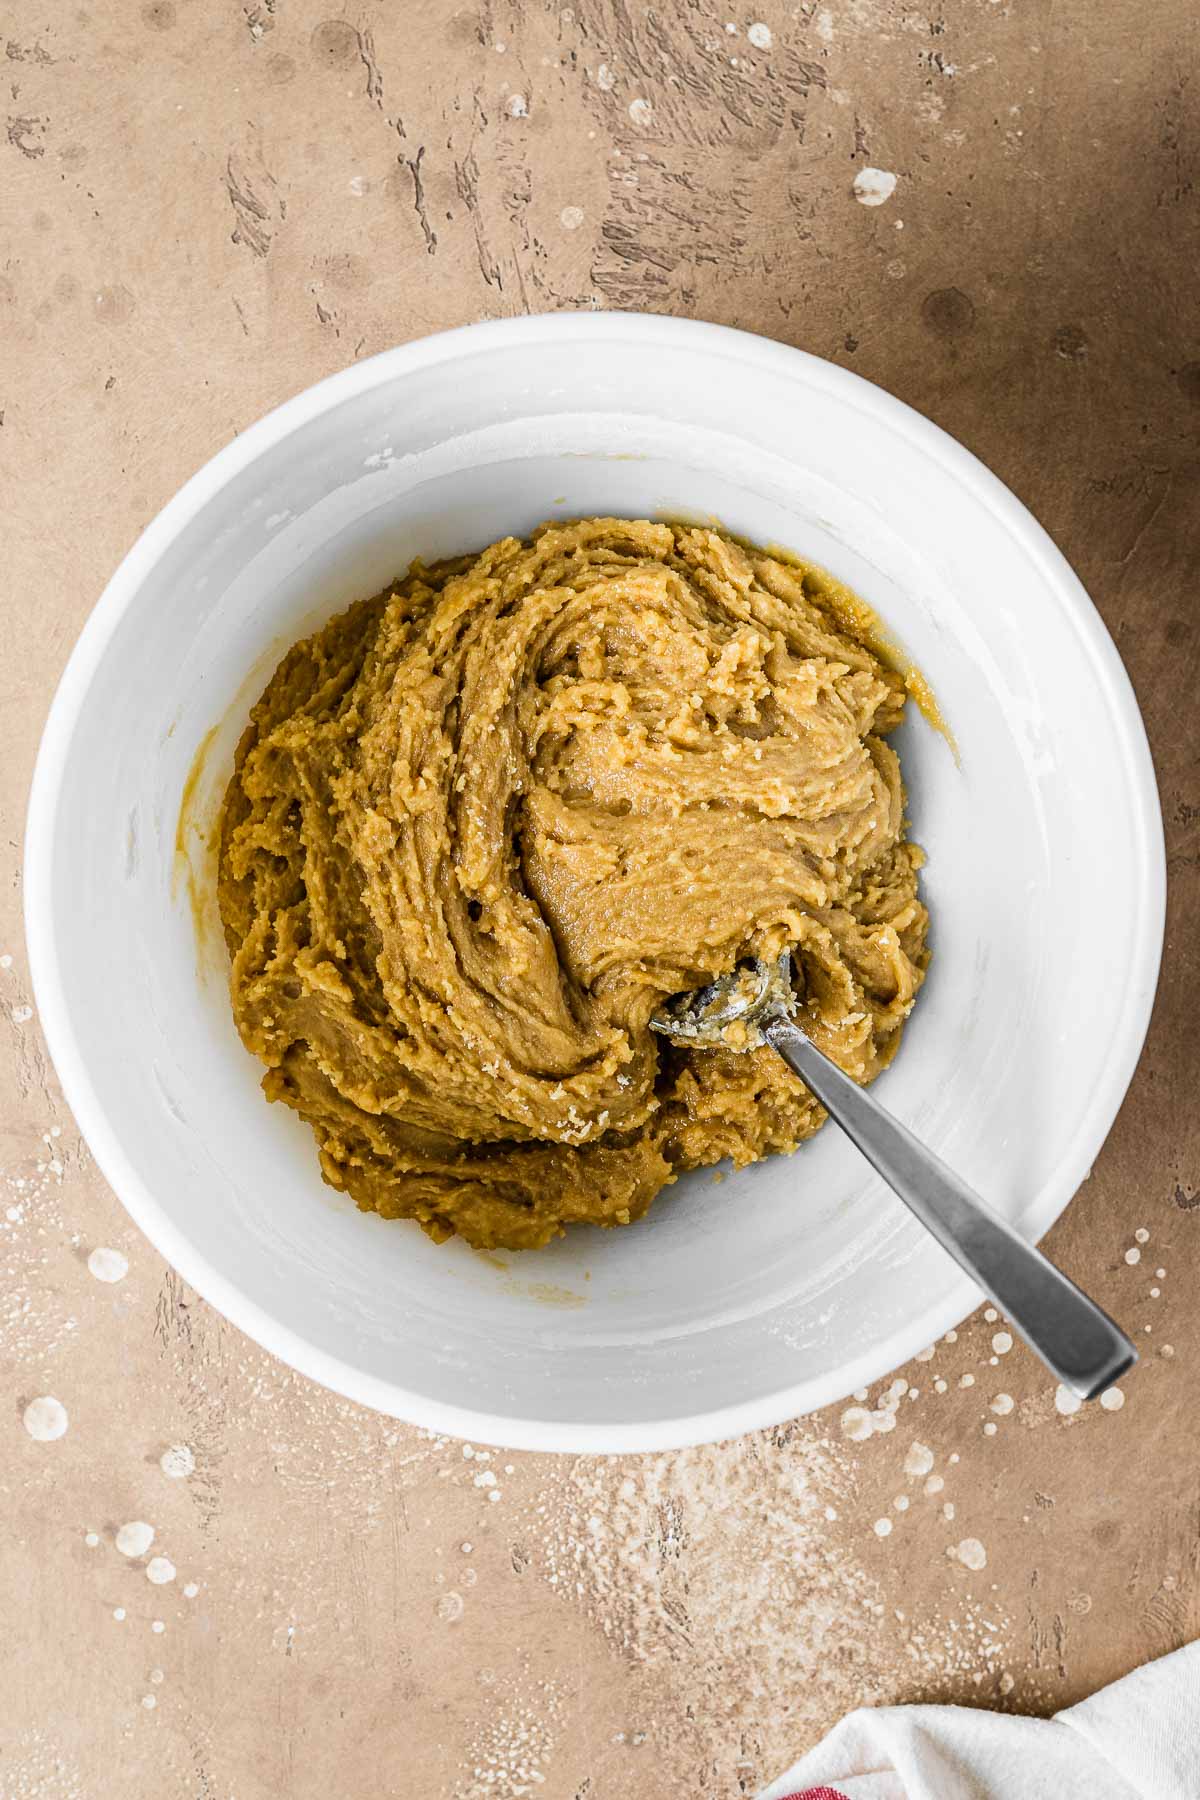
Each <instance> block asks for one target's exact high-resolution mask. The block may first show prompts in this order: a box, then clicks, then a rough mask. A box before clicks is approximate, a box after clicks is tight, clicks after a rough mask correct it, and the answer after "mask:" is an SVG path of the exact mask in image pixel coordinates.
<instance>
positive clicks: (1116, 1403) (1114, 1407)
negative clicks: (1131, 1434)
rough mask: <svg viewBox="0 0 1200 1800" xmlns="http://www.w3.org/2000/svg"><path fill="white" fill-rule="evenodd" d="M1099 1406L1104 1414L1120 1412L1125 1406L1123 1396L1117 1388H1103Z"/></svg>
mask: <svg viewBox="0 0 1200 1800" xmlns="http://www.w3.org/2000/svg"><path fill="white" fill-rule="evenodd" d="M1100 1404H1101V1406H1102V1407H1103V1408H1104V1410H1105V1412H1120V1410H1121V1408H1122V1407H1123V1406H1124V1404H1125V1396H1124V1394H1123V1393H1122V1392H1121V1390H1120V1388H1119V1387H1110V1388H1105V1390H1104V1392H1103V1393H1102V1394H1101V1396H1100Z"/></svg>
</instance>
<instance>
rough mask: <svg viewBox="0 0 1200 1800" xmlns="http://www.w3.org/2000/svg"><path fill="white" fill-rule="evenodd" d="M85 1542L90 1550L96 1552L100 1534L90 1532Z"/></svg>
mask: <svg viewBox="0 0 1200 1800" xmlns="http://www.w3.org/2000/svg"><path fill="white" fill-rule="evenodd" d="M83 1541H84V1543H85V1544H86V1545H87V1547H88V1549H89V1550H94V1549H95V1548H96V1545H97V1544H98V1543H99V1542H100V1533H99V1532H98V1531H89V1532H88V1533H87V1536H86V1537H85V1538H84V1540H83Z"/></svg>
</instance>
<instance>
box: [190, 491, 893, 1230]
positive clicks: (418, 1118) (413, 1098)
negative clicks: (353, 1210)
mask: <svg viewBox="0 0 1200 1800" xmlns="http://www.w3.org/2000/svg"><path fill="white" fill-rule="evenodd" d="M848 598H849V597H848V596H846V595H845V593H844V590H841V589H839V588H838V587H837V585H836V584H835V583H833V582H831V581H830V580H829V578H828V577H827V576H824V575H823V574H821V573H820V572H819V571H818V570H815V569H809V568H802V567H799V566H797V565H794V564H790V563H784V562H780V561H777V560H775V559H774V558H772V557H771V556H768V555H765V554H761V553H759V552H756V551H753V550H749V549H746V548H743V547H742V546H740V545H738V544H737V543H734V542H733V541H731V540H730V539H729V538H727V537H724V536H722V535H721V534H720V533H719V532H716V531H709V530H700V529H694V528H691V527H686V526H673V525H657V524H650V523H648V522H646V521H645V520H641V521H630V520H621V519H588V520H584V521H582V522H579V523H576V524H570V525H553V526H546V527H544V528H543V529H542V530H541V531H539V532H537V533H536V534H535V535H534V537H533V538H532V539H531V540H530V541H528V542H524V543H522V542H519V541H518V540H517V539H515V538H506V539H504V540H503V541H502V542H501V543H498V544H493V545H492V546H491V547H490V548H489V549H487V550H485V551H483V553H482V554H481V555H479V556H467V557H462V558H459V559H458V560H456V561H453V562H446V563H441V564H439V565H437V566H436V567H435V568H425V567H423V566H421V565H420V564H417V565H414V567H413V568H412V569H411V570H410V571H409V574H408V575H407V577H406V578H405V579H404V580H403V581H401V582H400V583H399V584H398V585H397V586H396V587H395V588H394V589H393V590H392V591H390V592H388V593H384V594H381V595H379V596H377V597H376V598H375V599H372V600H365V601H362V602H360V603H359V604H358V605H357V606H353V607H351V608H350V610H349V611H348V612H345V613H342V614H341V615H340V616H339V617H337V618H335V619H334V620H333V621H332V622H331V623H330V624H329V625H327V626H326V627H325V629H324V630H323V631H321V632H319V633H317V635H316V636H314V637H312V638H309V639H307V640H306V641H305V642H303V643H300V644H297V645H296V646H295V647H294V648H293V649H292V650H291V651H290V652H289V654H288V655H287V656H286V657H285V658H284V660H283V662H282V663H281V664H280V666H279V668H278V669H277V670H276V672H275V674H274V676H273V677H272V679H271V681H270V683H269V684H268V686H267V689H266V691H265V692H264V694H263V696H262V698H261V699H260V700H259V702H258V704H257V705H256V706H255V708H254V710H253V713H252V715H251V722H250V725H249V728H248V729H247V731H246V733H245V735H244V736H243V738H242V741H241V744H240V746H239V748H238V753H237V765H236V770H235V773H234V777H233V780H232V781H231V783H230V786H229V790H228V794H227V796H226V800H225V811H224V816H223V820H222V835H221V849H220V878H219V894H220V908H221V916H222V920H223V923H224V927H225V935H226V940H227V942H228V945H229V950H230V954H231V956H232V959H233V970H232V984H231V985H232V999H233V1010H234V1016H235V1018H236V1020H237V1025H238V1030H239V1031H240V1033H241V1035H242V1039H243V1041H244V1042H245V1044H246V1046H247V1048H248V1049H250V1050H252V1051H253V1052H254V1054H255V1055H256V1056H259V1057H261V1058H262V1060H263V1061H264V1062H265V1063H266V1064H267V1074H266V1077H265V1078H264V1082H263V1086H264V1088H265V1090H266V1093H267V1095H268V1097H269V1098H270V1099H272V1100H285V1101H286V1102H287V1103H288V1104H289V1105H290V1106H293V1107H295V1108H296V1110H297V1111H298V1112H299V1113H300V1114H301V1116H302V1117H303V1118H305V1119H306V1120H307V1121H308V1122H309V1124H310V1125H311V1126H312V1128H313V1132H314V1135H315V1136H316V1139H317V1144H318V1148H319V1152H320V1158H321V1168H322V1170H323V1172H324V1175H325V1178H326V1180H327V1181H328V1182H330V1183H331V1185H332V1186H334V1187H335V1188H339V1189H344V1190H346V1191H347V1192H349V1193H350V1194H352V1195H353V1197H354V1199H355V1200H356V1201H357V1202H358V1204H359V1205H360V1206H361V1207H364V1208H366V1209H372V1210H374V1211H376V1212H379V1213H382V1214H383V1215H384V1216H385V1217H388V1218H397V1217H403V1218H415V1219H417V1220H419V1221H420V1223H421V1225H422V1226H423V1227H424V1229H425V1230H426V1231H427V1232H428V1233H429V1234H430V1236H432V1237H434V1238H436V1239H439V1240H440V1239H443V1238H445V1237H448V1236H450V1235H451V1234H452V1233H454V1232H460V1233H461V1234H462V1235H463V1236H464V1237H465V1238H467V1239H468V1241H469V1242H471V1243H472V1244H477V1245H481V1246H505V1247H507V1248H510V1249H520V1248H525V1247H528V1246H534V1245H538V1244H543V1243H545V1242H546V1241H547V1240H548V1239H549V1238H551V1237H554V1236H555V1235H556V1234H558V1233H559V1232H561V1231H562V1229H563V1227H564V1226H565V1225H568V1224H570V1223H572V1222H575V1221H589V1222H591V1223H593V1224H598V1225H627V1224H629V1223H630V1221H631V1220H633V1219H636V1218H638V1217H639V1216H640V1215H641V1214H642V1213H643V1212H645V1210H646V1208H647V1207H648V1206H649V1204H650V1202H651V1200H653V1198H654V1196H655V1194H657V1193H658V1192H659V1190H660V1189H661V1188H662V1187H664V1186H665V1185H666V1184H667V1183H668V1182H670V1181H673V1180H674V1178H675V1177H676V1175H678V1174H679V1173H680V1172H681V1171H683V1170H685V1169H694V1168H697V1167H700V1166H702V1165H704V1164H707V1163H714V1162H717V1161H718V1160H719V1159H720V1158H722V1157H725V1156H730V1157H732V1158H733V1159H734V1160H735V1161H736V1162H738V1163H746V1162H750V1161H752V1160H754V1159H755V1158H757V1157H761V1156H765V1155H767V1154H768V1153H769V1152H771V1151H776V1150H785V1151H786V1150H792V1149H794V1147H795V1146H796V1145H797V1144H798V1143H799V1142H800V1141H801V1140H802V1139H803V1138H806V1137H809V1136H811V1134H812V1133H813V1132H814V1131H816V1129H817V1128H818V1126H819V1125H820V1124H821V1122H822V1119H823V1117H824V1114H823V1113H822V1112H821V1109H820V1108H819V1107H818V1106H817V1104H816V1103H815V1101H813V1099H812V1098H811V1097H810V1096H809V1094H808V1092H807V1090H806V1089H805V1088H804V1087H803V1086H802V1085H801V1083H800V1082H799V1081H797V1080H796V1079H795V1078H794V1077H793V1076H792V1075H791V1074H790V1073H789V1071H788V1070H787V1069H786V1068H785V1066H784V1064H783V1063H782V1061H781V1060H780V1059H779V1058H778V1057H777V1056H776V1055H775V1054H774V1053H773V1052H772V1051H770V1050H759V1051H756V1052H751V1053H749V1054H743V1055H738V1054H736V1053H733V1052H728V1053H726V1052H714V1051H693V1052H687V1051H680V1050H676V1049H673V1048H671V1047H670V1046H668V1045H666V1044H665V1043H664V1042H663V1041H662V1040H661V1039H659V1038H657V1037H656V1036H654V1035H653V1034H652V1033H651V1032H650V1030H649V1028H648V1023H647V1021H648V1020H649V1017H650V1015H651V1013H652V1012H653V1010H654V1008H655V1007H656V1006H657V1005H658V1003H659V1001H660V1000H661V998H662V997H663V996H664V995H666V994H672V993H675V992H677V991H678V990H680V989H683V988H691V987H696V986H699V985H700V984H702V983H703V982H706V981H709V980H711V979H712V978H713V977H715V976H716V975H719V974H722V973H724V972H725V971H726V970H728V969H730V968H731V967H732V966H733V964H734V963H735V962H736V961H737V960H738V959H739V958H740V957H743V956H745V955H747V954H748V953H750V952H754V953H757V954H760V955H764V956H769V955H774V954H776V953H777V951H778V950H780V949H781V948H782V947H783V946H784V945H785V944H790V945H792V946H794V949H795V960H796V965H797V968H798V970H799V986H800V992H801V1007H802V1011H803V1015H804V1019H805V1023H806V1025H807V1027H808V1029H809V1030H810V1031H811V1032H812V1033H813V1035H814V1037H815V1038H816V1040H817V1042H818V1043H819V1044H820V1045H821V1047H822V1048H823V1049H824V1050H825V1051H827V1053H828V1054H830V1055H831V1056H833V1057H834V1058H835V1060H836V1061H837V1062H838V1063H840V1064H841V1066H842V1067H843V1068H844V1069H846V1070H848V1071H849V1072H850V1073H851V1074H852V1075H854V1076H855V1078H856V1079H858V1080H860V1081H870V1080H871V1079H872V1077H873V1076H874V1075H876V1074H877V1073H878V1071H879V1070H880V1069H881V1068H883V1067H884V1066H885V1064H886V1063H887V1062H888V1061H890V1059H891V1057H892V1055H893V1053H894V1051H895V1049H896V1045H897V1043H898V1041H899V1037H900V1031H901V1028H902V1026H903V1023H904V1020H905V1018H906V1017H907V1015H908V1012H909V1010H910V1008H911V1006H912V1002H913V996H914V994H915V992H916V989H917V987H918V986H919V984H920V981H921V975H922V970H923V968H924V966H925V962H926V951H925V948H924V944H925V932H926V926H927V915H926V912H925V909H924V907H923V906H922V904H921V902H920V900H919V898H918V896H917V871H918V869H919V867H920V865H921V861H922V857H921V852H920V851H919V850H918V849H917V848H916V847H915V846H914V845H912V844H910V843H908V842H906V840H905V836H904V826H903V816H902V815H903V808H904V797H903V790H902V787H901V782H900V770H899V765H898V763H897V760H896V757H895V754H894V753H893V751H892V750H891V749H890V748H889V746H888V745H887V743H886V742H885V741H884V738H885V735H886V733H888V732H889V731H891V730H892V729H893V728H894V727H895V726H896V724H897V723H898V722H899V720H900V717H901V715H902V711H903V707H904V700H905V693H904V685H903V682H902V681H901V679H900V677H899V676H897V675H895V674H894V673H892V672H891V671H889V670H888V669H886V668H884V667H883V665H882V664H881V663H880V661H879V660H878V658H877V657H876V656H875V655H874V654H873V652H872V651H871V649H869V648H868V647H867V645H866V643H865V642H864V641H863V637H862V635H860V632H861V624H860V623H856V620H858V621H861V616H862V615H861V613H860V614H857V615H856V614H855V612H854V609H853V607H852V606H848V605H847V604H845V602H846V601H847V600H848ZM840 621H848V623H843V622H840Z"/></svg>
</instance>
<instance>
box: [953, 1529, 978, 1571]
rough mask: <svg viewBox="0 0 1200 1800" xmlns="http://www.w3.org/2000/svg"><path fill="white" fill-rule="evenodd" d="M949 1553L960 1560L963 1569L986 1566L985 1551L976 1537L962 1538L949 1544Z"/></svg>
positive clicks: (976, 1568) (957, 1560) (956, 1559)
mask: <svg viewBox="0 0 1200 1800" xmlns="http://www.w3.org/2000/svg"><path fill="white" fill-rule="evenodd" d="M949 1555H951V1556H952V1557H953V1558H954V1559H955V1561H956V1562H960V1563H961V1564H962V1566H963V1568H964V1569H973V1570H975V1571H978V1570H980V1569H986V1568H987V1551H986V1550H985V1549H984V1547H983V1545H982V1544H981V1543H980V1541H979V1539H978V1538H973V1537H967V1538H963V1539H962V1541H961V1542H960V1543H957V1544H953V1545H951V1547H950V1550H949Z"/></svg>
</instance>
